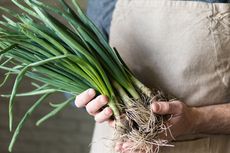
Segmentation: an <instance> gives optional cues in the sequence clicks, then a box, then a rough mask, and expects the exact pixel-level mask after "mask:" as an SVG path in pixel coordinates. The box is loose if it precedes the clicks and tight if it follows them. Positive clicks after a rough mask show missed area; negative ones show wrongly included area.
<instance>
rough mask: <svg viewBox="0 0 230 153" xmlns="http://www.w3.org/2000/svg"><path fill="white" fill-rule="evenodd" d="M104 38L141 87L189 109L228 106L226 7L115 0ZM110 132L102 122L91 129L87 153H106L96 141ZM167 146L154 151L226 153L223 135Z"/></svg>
mask: <svg viewBox="0 0 230 153" xmlns="http://www.w3.org/2000/svg"><path fill="white" fill-rule="evenodd" d="M110 39H111V45H112V46H114V47H116V48H117V50H118V51H119V52H120V54H121V56H122V58H123V59H124V60H125V62H126V63H127V64H128V66H129V67H130V68H131V69H132V71H133V72H134V73H135V74H136V76H137V77H138V78H139V79H140V80H141V81H142V82H144V83H145V84H146V85H147V86H149V87H152V88H154V87H157V88H159V89H162V90H164V91H165V92H167V93H170V94H172V95H174V96H175V97H177V98H178V99H180V100H181V101H183V102H185V103H186V104H187V105H189V106H205V105H212V104H219V103H225V102H230V92H229V91H230V90H229V85H230V82H229V81H230V4H220V3H216V4H212V3H204V2H194V1H173V0H118V3H117V5H116V9H115V12H114V15H113V21H112V26H111V37H110ZM210 113H211V112H210ZM111 133H112V130H111V129H109V128H108V127H107V126H106V124H103V125H100V126H98V125H97V126H96V128H95V135H94V139H93V141H94V142H96V143H93V146H92V153H111V150H109V147H107V146H105V145H103V143H104V142H105V140H102V139H101V138H105V137H107V136H108V138H109V135H111ZM100 137H101V138H100ZM98 142H101V143H98ZM173 144H175V147H173V148H163V149H162V150H161V151H160V153H230V136H229V135H213V136H202V137H198V138H196V139H185V138H183V139H182V140H180V141H177V142H173Z"/></svg>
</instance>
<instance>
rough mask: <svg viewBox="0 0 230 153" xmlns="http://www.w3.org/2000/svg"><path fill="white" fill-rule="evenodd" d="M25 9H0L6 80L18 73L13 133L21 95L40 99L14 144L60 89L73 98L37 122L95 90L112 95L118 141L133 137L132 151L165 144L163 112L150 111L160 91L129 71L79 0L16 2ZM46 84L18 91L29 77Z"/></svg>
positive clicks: (0, 44) (11, 111)
mask: <svg viewBox="0 0 230 153" xmlns="http://www.w3.org/2000/svg"><path fill="white" fill-rule="evenodd" d="M11 1H12V3H14V4H15V5H17V7H19V8H20V9H21V12H14V11H12V10H10V9H7V8H3V7H0V11H1V14H4V15H3V16H2V18H3V20H2V21H0V56H1V59H2V61H1V65H0V68H1V69H3V70H5V71H6V73H5V76H6V77H5V79H4V80H3V83H2V85H3V84H4V83H5V82H6V81H7V78H8V76H9V75H11V74H15V75H16V79H15V82H14V86H13V89H12V93H11V94H9V95H2V96H5V97H9V99H10V100H9V129H10V131H12V130H13V129H14V127H13V121H14V120H13V119H14V117H13V116H14V100H15V97H17V96H35V95H40V98H39V99H38V100H37V101H36V102H34V103H33V105H32V106H31V107H30V109H29V110H28V111H27V112H26V113H25V115H24V116H23V117H22V119H21V121H20V122H19V123H18V125H17V126H16V128H15V129H14V134H13V137H12V140H11V143H10V145H9V151H12V148H13V145H14V143H15V141H16V139H17V137H18V134H19V133H20V130H21V128H22V127H23V125H24V123H25V121H26V120H27V119H28V118H29V117H30V115H31V114H32V113H33V111H35V110H36V109H37V108H38V107H39V106H40V104H41V103H42V102H43V101H44V100H45V99H46V98H47V97H48V96H49V95H51V94H53V93H55V92H60V93H68V94H70V95H71V97H70V98H69V99H68V100H66V101H65V102H63V103H59V104H51V107H53V110H52V111H51V112H50V113H48V114H47V115H45V116H44V117H42V118H41V119H40V120H39V121H38V122H37V125H39V124H41V123H42V122H44V121H46V120H47V119H49V118H50V117H53V116H55V115H56V114H57V113H58V112H60V111H61V110H62V109H64V108H65V107H67V106H68V105H69V103H71V102H72V101H73V99H74V97H75V96H76V95H78V94H79V93H81V92H83V91H85V90H87V89H89V88H94V89H95V90H96V91H97V92H98V94H103V95H106V96H107V97H108V98H109V103H108V105H109V107H110V108H111V109H112V110H113V113H114V119H115V120H116V129H115V130H116V131H117V133H118V134H117V135H118V136H117V137H116V139H115V141H122V140H124V139H131V140H132V141H134V143H136V145H134V147H133V149H140V148H141V149H145V150H146V152H147V153H148V152H153V151H154V150H152V148H153V147H152V145H154V144H156V145H161V144H162V145H163V144H165V143H167V142H166V141H162V140H161V141H158V139H159V134H160V133H164V132H165V126H164V118H163V116H160V115H156V114H153V113H152V112H151V111H150V104H151V101H152V99H154V98H155V99H159V97H160V94H156V93H155V92H154V93H153V92H152V91H150V90H149V89H148V88H147V87H146V86H144V85H143V84H142V83H141V82H140V81H138V79H136V78H135V76H134V75H133V74H132V72H131V71H130V70H129V69H128V67H127V66H126V64H125V63H124V61H123V60H122V59H121V57H120V56H119V54H118V52H117V51H116V50H115V49H114V48H111V47H110V45H109V44H108V42H107V41H106V39H104V37H103V35H102V34H101V33H100V32H99V30H98V29H97V28H96V27H95V25H94V24H93V23H92V22H91V21H90V20H89V19H88V18H87V17H86V16H85V15H84V13H83V12H82V10H81V9H80V7H79V5H78V4H77V2H76V0H72V4H71V7H70V6H69V5H68V4H67V3H66V2H65V1H64V0H57V1H56V2H58V3H59V6H61V7H56V6H54V5H50V4H46V3H44V2H41V1H38V0H11ZM25 76H26V77H29V78H31V79H33V80H36V81H39V82H41V83H42V84H43V85H36V84H34V85H35V86H36V89H35V90H33V91H29V92H27V93H18V90H17V89H18V87H19V85H20V82H21V80H22V79H23V78H24V77H25Z"/></svg>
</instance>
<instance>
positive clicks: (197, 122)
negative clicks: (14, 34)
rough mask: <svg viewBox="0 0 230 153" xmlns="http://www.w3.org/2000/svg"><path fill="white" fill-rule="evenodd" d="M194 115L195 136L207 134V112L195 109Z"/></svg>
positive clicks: (193, 130)
mask: <svg viewBox="0 0 230 153" xmlns="http://www.w3.org/2000/svg"><path fill="white" fill-rule="evenodd" d="M192 109H193V114H194V121H193V122H194V123H193V129H192V132H193V134H202V133H204V132H205V125H207V124H208V123H206V120H207V119H206V112H205V111H204V108H203V107H193V108H192Z"/></svg>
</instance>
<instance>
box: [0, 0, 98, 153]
mask: <svg viewBox="0 0 230 153" xmlns="http://www.w3.org/2000/svg"><path fill="white" fill-rule="evenodd" d="M78 1H79V3H80V5H81V6H82V8H83V9H84V10H86V5H87V0H78ZM0 6H3V7H7V8H11V9H14V10H15V9H16V8H15V7H14V5H13V4H12V3H11V2H10V0H0ZM1 15H2V14H1V12H0V16H1ZM3 79H4V72H3V71H1V70H0V83H1V82H2V81H3ZM14 79H15V78H14V77H11V78H10V80H9V81H8V83H7V85H5V86H4V87H2V88H0V94H6V93H10V91H11V89H12V85H13V82H14ZM29 81H30V80H29V79H28V78H25V79H24V80H23V82H22V83H21V87H20V91H21V92H25V91H29V90H30V88H31V85H30V83H29ZM36 99H37V97H30V98H28V97H27V98H16V103H15V110H14V116H15V120H14V128H15V126H16V124H17V123H18V121H19V119H21V117H22V116H23V115H24V113H25V110H27V109H28V108H29V107H30V106H31V104H32V103H33V102H34V101H35V100H36ZM64 99H65V97H64V95H62V94H56V95H54V96H52V97H50V98H49V99H48V100H47V101H46V102H44V103H43V105H42V106H41V107H40V108H39V109H38V110H37V111H35V112H34V114H32V116H31V117H30V119H29V120H28V121H27V122H26V125H25V126H24V127H23V129H22V132H21V133H20V135H19V138H18V140H17V142H16V144H15V147H14V150H13V153H88V152H89V150H90V143H91V138H92V133H93V128H94V120H93V118H92V117H90V116H89V115H88V114H87V113H86V112H85V110H84V109H77V108H75V107H74V106H69V107H68V108H67V109H65V110H64V111H62V112H61V113H59V114H58V115H57V116H55V117H54V118H52V119H50V120H48V121H47V122H45V123H44V124H42V125H40V126H39V127H36V125H35V123H36V121H37V120H38V119H40V118H41V117H42V116H43V115H45V114H46V113H48V112H49V111H50V110H51V108H50V107H49V105H48V102H56V103H58V102H62V101H63V100H64ZM8 100H9V99H7V98H2V97H0V153H8V151H7V148H8V145H9V142H10V140H11V137H12V133H10V132H9V130H8Z"/></svg>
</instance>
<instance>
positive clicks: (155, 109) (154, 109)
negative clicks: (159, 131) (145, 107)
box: [152, 103, 160, 112]
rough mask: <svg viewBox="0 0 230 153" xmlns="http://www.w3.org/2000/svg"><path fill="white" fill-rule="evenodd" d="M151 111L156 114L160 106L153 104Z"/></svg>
mask: <svg viewBox="0 0 230 153" xmlns="http://www.w3.org/2000/svg"><path fill="white" fill-rule="evenodd" d="M152 109H153V111H154V112H158V111H159V109H160V105H159V104H158V103H153V105H152Z"/></svg>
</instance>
